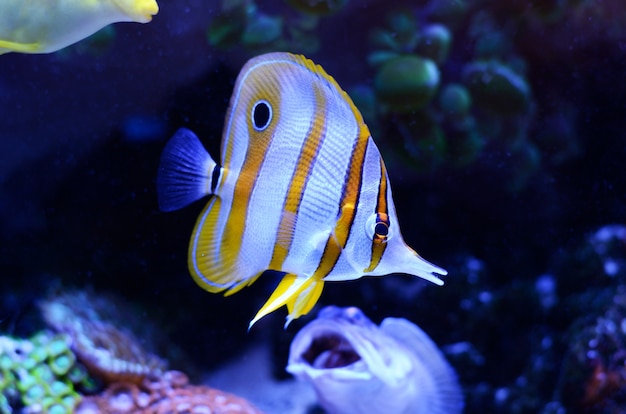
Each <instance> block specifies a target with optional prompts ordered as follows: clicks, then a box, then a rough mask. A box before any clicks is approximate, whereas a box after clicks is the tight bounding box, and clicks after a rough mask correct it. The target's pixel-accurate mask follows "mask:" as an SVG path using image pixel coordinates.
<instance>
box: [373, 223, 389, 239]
mask: <svg viewBox="0 0 626 414" xmlns="http://www.w3.org/2000/svg"><path fill="white" fill-rule="evenodd" d="M374 232H375V233H376V235H377V236H380V237H387V234H389V227H388V226H387V223H383V222H382V221H381V222H378V223H376V226H375V227H374Z"/></svg>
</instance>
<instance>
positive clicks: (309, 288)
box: [248, 273, 324, 330]
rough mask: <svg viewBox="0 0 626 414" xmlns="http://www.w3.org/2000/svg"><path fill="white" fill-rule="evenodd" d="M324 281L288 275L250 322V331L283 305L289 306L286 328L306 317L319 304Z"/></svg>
mask: <svg viewBox="0 0 626 414" xmlns="http://www.w3.org/2000/svg"><path fill="white" fill-rule="evenodd" d="M323 287H324V281H322V280H320V279H318V278H315V277H306V278H305V277H298V276H296V275H294V274H293V273H287V274H285V276H284V277H283V279H282V280H281V281H280V283H279V284H278V286H277V287H276V289H275V290H274V292H273V293H272V295H271V296H270V298H269V299H268V300H267V302H265V304H264V305H263V306H262V307H261V309H260V310H259V311H258V312H257V314H256V315H255V317H254V318H253V319H252V321H250V325H249V326H248V330H249V329H250V328H251V327H252V325H254V324H255V323H256V322H257V321H258V320H259V319H261V318H262V317H264V316H266V315H268V314H270V313H272V312H273V311H275V310H276V309H278V308H280V307H281V306H283V305H287V309H288V310H289V315H288V316H287V321H286V322H285V328H286V327H287V326H288V325H289V323H290V322H291V321H292V320H294V319H297V318H299V317H300V316H302V315H306V314H307V313H308V312H310V311H311V309H312V308H313V306H314V305H315V304H316V303H317V300H318V299H319V297H320V295H321V294H322V289H323Z"/></svg>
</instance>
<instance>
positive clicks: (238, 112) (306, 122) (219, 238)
mask: <svg viewBox="0 0 626 414" xmlns="http://www.w3.org/2000/svg"><path fill="white" fill-rule="evenodd" d="M221 162H222V165H221V166H220V165H217V164H216V162H215V161H214V160H213V159H212V158H211V156H210V155H209V154H208V152H207V151H206V150H205V149H204V147H203V146H202V144H201V143H200V141H199V139H198V138H197V137H196V136H195V135H194V133H193V132H191V131H189V130H188V129H184V128H182V129H179V130H178V131H177V132H176V134H175V135H174V137H172V138H171V140H170V141H169V142H168V144H167V145H166V147H165V149H164V151H163V155H162V157H161V165H160V167H159V171H158V176H157V190H158V197H159V206H160V208H161V210H163V211H172V210H176V209H179V208H182V207H184V206H186V205H188V204H190V203H192V202H194V201H196V200H198V199H200V198H202V197H205V196H208V195H213V197H212V198H211V199H210V201H209V203H208V204H207V206H206V207H205V208H204V210H203V211H202V213H201V214H200V216H199V217H198V220H197V222H196V225H195V228H194V230H193V234H192V236H191V242H190V245H189V258H188V265H189V271H190V272H191V275H192V276H193V278H194V280H195V281H196V282H197V283H198V284H199V285H200V286H201V287H203V288H204V289H206V290H208V291H209V292H221V291H226V293H225V294H226V295H230V294H233V293H235V292H238V291H239V290H240V289H242V288H243V287H245V286H248V285H250V284H251V283H253V282H254V281H255V280H256V279H257V278H258V277H259V276H260V275H261V274H263V272H264V271H266V270H274V271H278V272H281V273H282V274H283V275H284V276H283V278H282V280H281V282H280V283H279V284H278V286H277V287H276V290H275V291H274V292H273V293H272V295H271V296H270V298H269V299H268V301H267V302H266V303H265V305H263V307H262V308H261V309H260V310H259V312H258V313H257V314H256V316H255V317H254V318H253V319H252V321H251V322H250V325H249V326H250V327H251V326H252V325H253V324H254V323H255V322H257V321H258V320H259V319H260V318H262V317H263V316H265V315H267V314H268V313H270V312H273V311H274V310H276V309H278V308H279V307H281V306H283V305H287V309H288V311H289V315H288V316H287V322H286V324H285V326H287V325H288V324H289V322H291V321H292V320H293V319H295V318H298V317H300V316H302V315H305V314H306V313H308V312H309V311H310V310H311V309H312V308H313V306H314V305H315V303H316V302H317V300H318V298H319V297H320V295H321V293H322V288H323V286H324V282H327V281H340V280H352V279H358V278H360V277H362V276H382V275H386V274H390V273H407V274H410V275H415V276H419V277H422V278H424V279H426V280H428V281H431V282H433V283H435V284H437V285H442V284H443V282H442V281H441V279H439V278H438V277H437V274H439V275H445V274H446V273H447V272H446V271H445V270H443V269H441V268H439V267H437V266H434V265H432V264H430V263H428V262H427V261H425V260H424V259H422V258H421V257H420V256H419V255H418V254H417V253H416V252H415V251H413V250H412V249H411V248H410V247H409V246H407V245H406V244H405V242H404V241H403V239H402V235H401V234H400V227H399V225H398V219H397V217H396V211H395V207H394V204H393V199H392V196H391V186H390V183H389V177H388V175H387V171H386V169H385V164H384V163H383V160H382V158H381V156H380V153H379V152H378V148H377V147H376V144H374V141H373V140H372V137H371V136H370V132H369V130H368V128H367V126H366V125H365V123H364V122H363V118H362V116H361V114H360V112H359V111H358V109H357V108H356V107H355V105H354V103H353V102H352V100H351V99H350V97H348V95H347V94H346V93H345V92H344V91H343V90H342V89H341V88H340V87H339V85H338V84H337V82H335V80H334V79H333V78H332V77H331V76H329V75H328V74H326V72H325V71H324V70H323V69H322V68H321V67H320V66H318V65H316V64H314V63H313V62H312V61H310V60H308V59H306V58H305V57H304V56H298V55H292V54H289V53H269V54H266V55H261V56H257V57H255V58H253V59H251V60H249V61H248V62H247V63H246V64H245V66H244V67H243V68H242V70H241V72H240V73H239V76H238V78H237V81H236V83H235V88H234V90H233V94H232V96H231V98H230V107H229V109H228V112H227V113H226V120H225V126H224V132H223V135H222V142H221Z"/></svg>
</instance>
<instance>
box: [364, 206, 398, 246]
mask: <svg viewBox="0 0 626 414" xmlns="http://www.w3.org/2000/svg"><path fill="white" fill-rule="evenodd" d="M365 233H366V234H367V237H369V239H370V240H373V241H374V243H387V242H388V241H389V240H390V239H391V238H392V237H393V229H392V228H391V223H390V222H389V216H388V215H387V214H386V213H374V214H372V215H371V216H369V218H368V219H367V221H366V222H365Z"/></svg>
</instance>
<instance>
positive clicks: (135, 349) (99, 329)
mask: <svg viewBox="0 0 626 414" xmlns="http://www.w3.org/2000/svg"><path fill="white" fill-rule="evenodd" d="M39 306H40V308H41V313H42V316H43V318H44V320H45V321H46V323H48V325H49V326H50V327H52V328H53V329H54V330H55V331H57V332H61V333H64V334H66V335H68V336H69V338H70V339H71V347H72V350H73V351H74V352H75V353H76V356H77V357H78V359H79V360H80V361H81V362H82V363H83V364H85V366H87V368H88V369H89V371H90V372H91V373H92V374H93V375H94V376H96V377H98V378H100V379H102V380H104V381H105V382H107V383H110V382H116V381H125V382H134V383H139V382H141V380H142V379H143V378H144V377H146V376H149V375H152V376H158V375H160V374H161V372H162V371H163V370H164V368H165V366H166V364H165V361H163V360H161V359H160V358H158V357H156V356H155V355H153V354H151V353H149V352H148V351H146V350H145V349H144V347H143V346H141V345H140V342H139V341H138V340H137V339H136V338H135V336H134V335H133V334H132V333H131V332H130V331H127V330H124V329H123V328H118V327H117V326H116V325H115V323H116V322H117V324H121V321H122V320H123V316H122V315H123V313H124V312H123V310H122V309H120V308H119V306H120V305H119V301H118V303H115V302H113V301H112V300H108V299H107V298H106V296H104V295H98V296H96V295H93V294H89V293H87V292H86V291H68V292H64V293H60V294H57V295H53V296H52V297H50V298H49V299H46V300H42V301H41V302H40V303H39ZM129 314H130V313H129Z"/></svg>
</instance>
